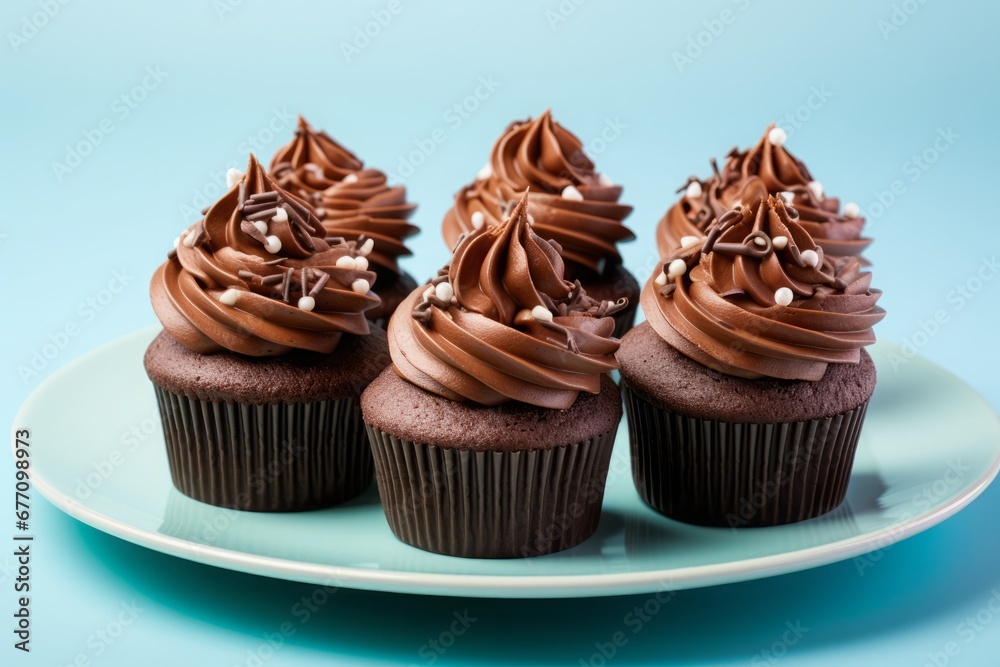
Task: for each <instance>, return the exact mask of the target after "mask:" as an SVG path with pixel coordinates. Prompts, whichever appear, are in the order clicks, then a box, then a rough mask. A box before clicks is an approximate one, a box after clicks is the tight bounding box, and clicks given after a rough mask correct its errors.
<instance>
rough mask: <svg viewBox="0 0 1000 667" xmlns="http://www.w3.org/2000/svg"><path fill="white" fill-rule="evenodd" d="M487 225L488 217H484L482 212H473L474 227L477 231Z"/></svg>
mask: <svg viewBox="0 0 1000 667" xmlns="http://www.w3.org/2000/svg"><path fill="white" fill-rule="evenodd" d="M485 224H486V216H485V215H483V212H482V211H473V212H472V226H473V227H475V228H476V229H481V228H482V226H483V225H485Z"/></svg>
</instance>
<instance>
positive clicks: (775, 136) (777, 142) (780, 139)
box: [767, 127, 788, 146]
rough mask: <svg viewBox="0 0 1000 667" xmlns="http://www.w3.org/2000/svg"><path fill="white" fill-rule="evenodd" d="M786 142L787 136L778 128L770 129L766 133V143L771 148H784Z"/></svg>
mask: <svg viewBox="0 0 1000 667" xmlns="http://www.w3.org/2000/svg"><path fill="white" fill-rule="evenodd" d="M787 140H788V134H787V133H786V132H785V131H784V130H782V129H781V128H780V127H774V128H771V131H770V132H768V133H767V142H768V143H769V144H771V145H772V146H784V145H785V142H786V141H787Z"/></svg>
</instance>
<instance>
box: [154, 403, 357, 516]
mask: <svg viewBox="0 0 1000 667" xmlns="http://www.w3.org/2000/svg"><path fill="white" fill-rule="evenodd" d="M154 388H155V390H156V400H157V403H158V404H159V406H160V417H161V419H162V422H163V435H164V439H165V440H166V444H167V459H168V461H169V463H170V474H171V477H172V479H173V482H174V486H176V487H177V489H178V490H179V491H180V492H181V493H183V494H185V495H187V496H190V497H192V498H194V499H195V500H200V501H202V502H206V503H210V504H212V505H217V506H219V507H228V508H232V509H238V510H247V511H251V512H295V511H300V510H308V509H316V508H320V507H329V506H331V505H336V504H338V503H342V502H344V501H346V500H350V499H351V498H354V497H355V496H358V495H359V494H361V493H362V492H363V491H364V490H365V489H366V488H368V486H369V484H371V479H372V470H373V462H372V457H371V452H370V448H369V446H368V438H367V437H366V435H365V432H364V422H363V421H362V420H361V410H360V409H359V408H358V404H357V400H356V399H354V398H344V399H339V400H336V401H317V402H313V403H272V404H266V405H243V404H240V403H224V402H210V401H199V400H196V399H190V398H187V397H185V396H181V395H179V394H174V393H171V392H169V391H166V390H165V389H163V388H161V387H158V386H156V385H154Z"/></svg>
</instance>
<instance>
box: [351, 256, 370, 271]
mask: <svg viewBox="0 0 1000 667" xmlns="http://www.w3.org/2000/svg"><path fill="white" fill-rule="evenodd" d="M354 268H356V269H357V270H358V271H367V270H368V258H367V257H365V256H364V255H362V256H361V257H355V258H354Z"/></svg>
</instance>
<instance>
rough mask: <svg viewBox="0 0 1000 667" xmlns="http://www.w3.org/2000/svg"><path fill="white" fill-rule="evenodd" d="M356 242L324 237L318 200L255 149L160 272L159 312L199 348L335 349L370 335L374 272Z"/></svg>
mask: <svg viewBox="0 0 1000 667" xmlns="http://www.w3.org/2000/svg"><path fill="white" fill-rule="evenodd" d="M366 267H367V260H366V259H365V257H364V256H363V255H361V254H359V251H358V249H357V247H356V245H355V244H354V243H353V242H344V241H342V240H338V239H332V238H331V239H326V234H325V232H324V230H323V227H322V225H320V223H319V221H318V220H317V219H316V217H315V216H314V215H313V212H312V207H310V206H309V205H308V204H307V203H306V202H304V201H302V200H301V199H299V198H298V197H295V196H294V195H292V194H290V193H288V192H287V191H285V190H284V189H282V188H281V187H280V186H278V185H277V184H276V183H275V182H274V181H273V180H271V178H270V177H269V176H268V175H267V174H265V173H264V169H263V168H262V167H261V166H260V164H259V163H258V162H257V159H256V158H255V157H254V156H253V155H251V156H250V164H249V166H248V167H247V172H246V174H245V175H243V176H242V178H241V179H240V180H239V182H238V183H236V184H234V186H233V187H232V188H231V189H230V190H229V191H228V192H227V193H226V194H225V195H223V197H222V198H221V199H220V200H219V201H217V202H216V203H215V204H213V205H212V206H211V207H210V208H209V209H208V211H207V212H206V213H205V217H204V219H202V220H200V221H198V222H197V223H195V224H194V225H192V226H191V227H190V228H189V229H188V230H187V231H186V232H185V233H184V234H183V235H182V237H181V239H180V242H179V243H177V245H176V249H175V250H172V251H171V252H170V254H169V256H168V259H167V261H166V262H165V263H164V264H163V265H161V266H160V267H159V268H158V269H157V270H156V273H155V274H154V275H153V280H152V283H151V284H150V295H151V297H152V301H153V310H154V311H155V312H156V316H157V317H158V318H159V319H160V322H162V323H163V327H164V329H166V330H167V332H168V333H169V334H170V335H171V336H173V337H174V338H175V339H176V340H177V341H178V342H180V343H181V344H183V345H185V346H186V347H188V348H189V349H191V350H193V351H195V352H199V353H201V354H212V353H216V352H222V351H224V350H229V351H232V352H238V353H240V354H245V355H249V356H276V355H280V354H284V353H286V352H289V351H291V350H293V349H303V350H312V351H315V352H323V353H329V352H332V351H333V350H334V349H335V348H336V346H337V343H338V342H339V341H340V337H341V334H342V333H343V332H347V333H352V334H367V333H368V331H369V329H368V321H367V320H366V319H365V316H364V311H365V310H367V309H369V308H372V307H375V306H377V305H378V304H379V298H378V297H377V296H376V295H375V294H374V293H373V292H371V291H370V289H369V288H370V286H371V284H372V283H374V281H375V273H374V272H373V271H368V270H365V269H366Z"/></svg>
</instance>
